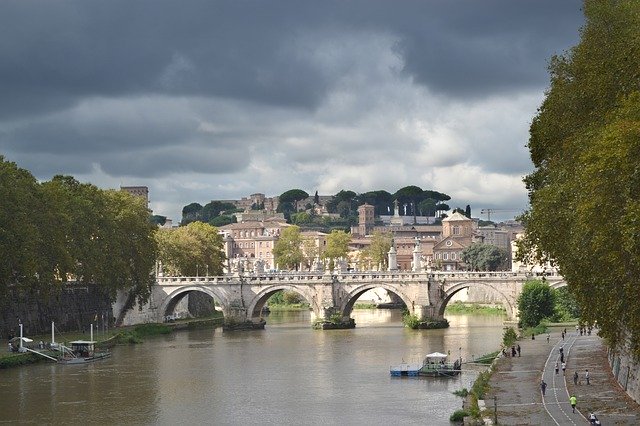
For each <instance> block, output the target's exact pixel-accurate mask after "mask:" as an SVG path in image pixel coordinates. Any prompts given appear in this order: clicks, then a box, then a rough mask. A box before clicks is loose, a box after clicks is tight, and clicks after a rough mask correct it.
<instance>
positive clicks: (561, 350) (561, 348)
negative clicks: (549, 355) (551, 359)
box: [560, 346, 564, 356]
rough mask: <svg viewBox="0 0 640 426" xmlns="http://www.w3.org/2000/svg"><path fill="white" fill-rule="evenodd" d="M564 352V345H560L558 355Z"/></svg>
mask: <svg viewBox="0 0 640 426" xmlns="http://www.w3.org/2000/svg"><path fill="white" fill-rule="evenodd" d="M563 354H564V346H560V356H562V355H563Z"/></svg>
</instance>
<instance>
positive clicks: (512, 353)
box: [511, 346, 516, 357]
mask: <svg viewBox="0 0 640 426" xmlns="http://www.w3.org/2000/svg"><path fill="white" fill-rule="evenodd" d="M511 356H512V357H515V356H516V347H515V346H511Z"/></svg>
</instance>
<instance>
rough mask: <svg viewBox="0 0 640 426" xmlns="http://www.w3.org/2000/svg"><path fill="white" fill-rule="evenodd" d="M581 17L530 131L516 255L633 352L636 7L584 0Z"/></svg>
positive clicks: (638, 217) (638, 230)
mask: <svg viewBox="0 0 640 426" xmlns="http://www.w3.org/2000/svg"><path fill="white" fill-rule="evenodd" d="M584 12H585V17H586V23H585V25H584V27H583V29H582V31H581V39H580V42H579V44H578V45H577V46H575V47H574V48H573V49H571V50H570V51H569V52H567V53H566V54H565V55H563V56H557V57H554V58H552V60H551V63H550V67H549V68H550V74H551V87H550V89H549V90H548V92H547V96H546V98H545V100H544V102H543V104H542V106H541V107H540V108H539V111H538V114H537V115H536V117H535V118H534V120H533V122H532V125H531V129H530V139H529V144H528V146H529V151H530V154H531V159H532V160H533V163H534V165H535V167H536V168H535V170H534V172H533V173H532V174H530V175H529V176H527V177H526V178H525V183H526V184H527V188H528V189H529V198H530V203H531V210H530V211H529V212H527V213H526V214H525V215H524V216H523V220H524V222H525V225H526V229H527V238H526V239H525V240H524V241H523V249H522V250H520V252H521V253H530V252H534V253H535V255H536V257H537V258H540V259H545V258H548V259H552V260H553V261H554V262H556V263H557V265H558V267H559V269H560V272H561V273H562V275H563V276H564V277H565V279H566V280H567V283H568V285H569V288H570V290H571V292H572V293H573V294H574V296H575V297H576V299H577V302H578V304H579V306H580V308H581V315H582V319H583V320H585V321H586V322H588V323H593V322H595V321H597V322H598V325H599V327H600V333H601V334H602V335H603V336H604V337H606V338H607V339H608V340H609V342H610V343H611V344H613V345H614V346H615V345H616V344H617V343H618V342H620V341H621V339H622V338H624V333H629V334H630V336H627V337H631V338H630V339H629V341H630V342H633V344H634V345H635V347H634V349H635V350H636V351H637V352H640V350H639V349H640V339H639V338H638V337H640V305H639V304H638V303H636V302H637V300H639V299H640V285H638V282H639V279H640V189H639V188H640V92H639V90H640V3H638V2H637V1H633V0H620V1H597V0H586V1H585V3H584ZM612 215H614V217H612Z"/></svg>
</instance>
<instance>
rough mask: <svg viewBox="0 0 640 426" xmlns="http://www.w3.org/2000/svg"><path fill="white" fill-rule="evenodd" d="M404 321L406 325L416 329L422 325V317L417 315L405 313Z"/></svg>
mask: <svg viewBox="0 0 640 426" xmlns="http://www.w3.org/2000/svg"><path fill="white" fill-rule="evenodd" d="M402 323H403V324H404V326H405V327H408V328H412V329H416V328H418V325H420V318H418V316H417V315H411V314H405V315H403V316H402Z"/></svg>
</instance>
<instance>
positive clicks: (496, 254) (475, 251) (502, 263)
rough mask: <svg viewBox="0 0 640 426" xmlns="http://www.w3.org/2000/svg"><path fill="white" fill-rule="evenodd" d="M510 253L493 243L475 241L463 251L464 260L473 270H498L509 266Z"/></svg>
mask: <svg viewBox="0 0 640 426" xmlns="http://www.w3.org/2000/svg"><path fill="white" fill-rule="evenodd" d="M508 256H509V253H508V252H507V251H506V250H505V249H503V248H501V247H498V246H494V245H492V244H482V243H473V244H471V245H469V246H468V247H466V248H465V249H464V250H463V251H462V261H463V262H464V263H466V264H467V267H468V268H469V269H471V270H472V271H497V270H499V269H505V268H506V267H507V260H508Z"/></svg>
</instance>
